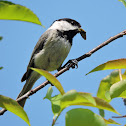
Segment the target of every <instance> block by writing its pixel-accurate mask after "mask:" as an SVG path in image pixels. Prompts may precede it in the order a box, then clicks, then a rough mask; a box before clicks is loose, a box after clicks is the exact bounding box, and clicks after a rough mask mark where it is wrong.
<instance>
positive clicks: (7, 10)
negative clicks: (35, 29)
mask: <svg viewBox="0 0 126 126" xmlns="http://www.w3.org/2000/svg"><path fill="white" fill-rule="evenodd" d="M0 19H1V20H18V21H26V22H31V23H35V24H38V25H42V24H41V22H40V21H39V19H38V17H37V16H36V15H35V14H34V13H33V12H32V11H31V10H30V9H28V8H26V7H24V6H21V5H18V4H14V3H12V2H9V1H0Z"/></svg>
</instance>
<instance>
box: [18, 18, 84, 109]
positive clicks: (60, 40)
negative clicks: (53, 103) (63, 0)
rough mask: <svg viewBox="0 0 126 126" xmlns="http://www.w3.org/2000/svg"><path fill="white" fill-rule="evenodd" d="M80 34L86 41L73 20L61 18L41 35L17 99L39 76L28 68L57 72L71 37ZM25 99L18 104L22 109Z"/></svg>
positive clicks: (71, 39)
mask: <svg viewBox="0 0 126 126" xmlns="http://www.w3.org/2000/svg"><path fill="white" fill-rule="evenodd" d="M77 33H80V34H81V36H82V37H83V39H85V40H86V32H85V31H84V30H83V29H82V28H81V25H80V23H78V22H77V21H76V20H74V19H70V18H62V19H58V20H55V21H54V22H53V23H52V24H51V26H50V27H49V28H48V29H47V30H46V31H45V32H44V33H43V34H42V35H41V37H40V38H39V40H38V42H37V44H36V46H35V47H34V49H33V52H32V55H31V58H30V61H29V64H28V66H27V71H26V72H25V74H24V75H23V77H22V79H21V82H23V81H26V83H25V85H24V87H23V89H22V90H21V92H20V93H19V95H18V97H17V99H18V98H19V97H21V96H22V95H24V94H25V93H27V92H28V91H29V90H31V89H32V87H33V85H34V83H35V82H36V81H37V80H38V79H39V78H40V77H41V75H40V74H39V73H37V72H35V71H33V70H31V69H29V68H31V67H33V68H39V69H43V70H46V71H49V72H51V71H54V70H59V69H60V68H61V67H62V64H63V62H64V60H65V59H66V57H67V56H68V54H69V51H70V49H71V46H72V41H73V37H74V36H75V35H76V34H77ZM25 102H26V99H23V100H22V101H19V102H18V103H19V104H20V105H21V106H22V107H24V105H25Z"/></svg>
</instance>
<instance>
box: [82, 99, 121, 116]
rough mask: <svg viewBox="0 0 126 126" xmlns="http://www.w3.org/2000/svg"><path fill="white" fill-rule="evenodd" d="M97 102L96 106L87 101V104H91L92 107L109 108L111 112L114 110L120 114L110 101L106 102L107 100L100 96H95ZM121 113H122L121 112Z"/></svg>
mask: <svg viewBox="0 0 126 126" xmlns="http://www.w3.org/2000/svg"><path fill="white" fill-rule="evenodd" d="M94 99H95V102H96V106H94V105H93V104H91V103H85V104H84V105H85V106H91V107H96V108H98V109H104V110H108V111H111V112H114V113H116V114H119V113H118V112H117V111H116V110H115V109H114V108H113V107H112V106H111V105H110V104H109V103H108V102H106V101H105V100H103V99H101V98H98V97H94ZM80 105H81V104H80ZM82 105H83V104H82ZM119 115H120V114H119Z"/></svg>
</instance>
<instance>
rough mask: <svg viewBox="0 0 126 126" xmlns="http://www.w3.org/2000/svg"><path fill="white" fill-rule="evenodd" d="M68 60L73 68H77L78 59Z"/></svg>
mask: <svg viewBox="0 0 126 126" xmlns="http://www.w3.org/2000/svg"><path fill="white" fill-rule="evenodd" d="M69 61H70V63H72V66H71V67H72V68H73V69H74V68H76V69H77V68H78V61H77V60H76V59H72V60H69Z"/></svg>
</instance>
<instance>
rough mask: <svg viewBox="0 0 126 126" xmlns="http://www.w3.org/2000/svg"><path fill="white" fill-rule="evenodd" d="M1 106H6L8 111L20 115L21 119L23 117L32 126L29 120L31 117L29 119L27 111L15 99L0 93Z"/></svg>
mask: <svg viewBox="0 0 126 126" xmlns="http://www.w3.org/2000/svg"><path fill="white" fill-rule="evenodd" d="M0 107H2V108H5V109H7V110H8V111H10V112H12V113H14V114H15V115H17V116H19V117H20V118H21V119H23V120H24V121H25V122H26V123H27V124H28V125H29V126H30V122H29V119H28V116H27V114H26V112H25V111H24V110H23V108H22V107H21V106H20V105H19V104H18V103H17V102H16V101H15V100H13V99H11V98H9V97H6V96H3V95H0Z"/></svg>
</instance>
